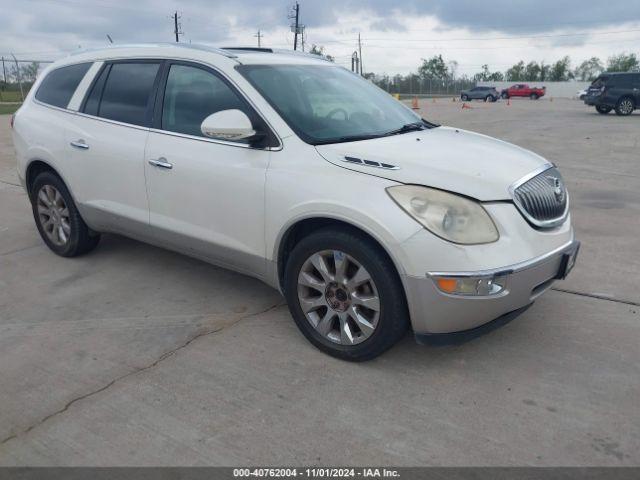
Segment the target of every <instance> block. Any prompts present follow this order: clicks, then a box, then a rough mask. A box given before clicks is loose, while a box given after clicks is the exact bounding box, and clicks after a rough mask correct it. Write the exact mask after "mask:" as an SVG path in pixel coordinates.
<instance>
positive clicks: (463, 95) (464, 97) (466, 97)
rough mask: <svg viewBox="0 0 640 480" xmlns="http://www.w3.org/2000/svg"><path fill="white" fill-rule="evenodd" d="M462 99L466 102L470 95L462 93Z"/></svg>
mask: <svg viewBox="0 0 640 480" xmlns="http://www.w3.org/2000/svg"><path fill="white" fill-rule="evenodd" d="M460 99H461V100H462V101H463V102H466V101H467V100H469V97H468V96H467V95H465V94H462V95H460Z"/></svg>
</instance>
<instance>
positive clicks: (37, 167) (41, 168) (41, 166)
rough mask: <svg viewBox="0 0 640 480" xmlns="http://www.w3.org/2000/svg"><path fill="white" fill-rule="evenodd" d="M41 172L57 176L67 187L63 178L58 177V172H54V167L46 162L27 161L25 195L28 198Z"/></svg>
mask: <svg viewBox="0 0 640 480" xmlns="http://www.w3.org/2000/svg"><path fill="white" fill-rule="evenodd" d="M43 172H51V173H53V174H54V175H57V176H58V177H60V179H61V180H62V181H63V182H64V183H65V185H67V182H65V180H64V178H62V175H60V172H58V170H56V169H55V167H53V166H52V165H51V164H50V163H49V162H46V161H44V160H41V159H39V158H34V159H33V160H31V161H29V163H28V164H27V168H26V169H25V188H26V190H27V195H28V196H29V198H31V193H32V189H33V183H34V182H35V180H36V178H37V177H38V175H40V174H41V173H43ZM67 188H68V187H67Z"/></svg>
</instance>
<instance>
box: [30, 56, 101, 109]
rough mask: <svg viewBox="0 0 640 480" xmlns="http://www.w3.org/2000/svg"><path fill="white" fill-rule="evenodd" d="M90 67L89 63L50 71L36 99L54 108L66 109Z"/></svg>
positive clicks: (39, 88)
mask: <svg viewBox="0 0 640 480" xmlns="http://www.w3.org/2000/svg"><path fill="white" fill-rule="evenodd" d="M89 67H91V63H79V64H77V65H69V66H68V67H60V68H58V69H56V70H52V71H51V72H49V73H48V74H47V76H46V77H45V78H44V80H42V83H41V84H40V87H38V91H37V92H36V99H37V100H39V101H40V102H42V103H46V104H49V105H53V106H55V107H60V108H67V105H68V104H69V100H71V97H72V96H73V93H74V92H75V91H76V88H78V84H79V83H80V81H81V80H82V78H83V77H84V75H85V74H86V73H87V70H89Z"/></svg>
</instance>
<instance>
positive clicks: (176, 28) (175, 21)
mask: <svg viewBox="0 0 640 480" xmlns="http://www.w3.org/2000/svg"><path fill="white" fill-rule="evenodd" d="M179 18H180V17H179V16H178V12H174V14H173V33H175V35H176V43H178V42H179V41H180V38H179V36H180V35H182V32H181V31H180V24H179V23H178V19H179Z"/></svg>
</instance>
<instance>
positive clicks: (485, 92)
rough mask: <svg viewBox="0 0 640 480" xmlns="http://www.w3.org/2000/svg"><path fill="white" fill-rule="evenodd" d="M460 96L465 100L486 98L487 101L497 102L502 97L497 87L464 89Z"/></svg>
mask: <svg viewBox="0 0 640 480" xmlns="http://www.w3.org/2000/svg"><path fill="white" fill-rule="evenodd" d="M460 98H461V99H462V100H463V101H465V102H466V101H467V100H476V99H479V100H484V101H485V102H495V101H496V100H498V99H499V98H500V94H499V93H498V90H496V88H495V87H473V88H470V89H469V90H462V92H460Z"/></svg>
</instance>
